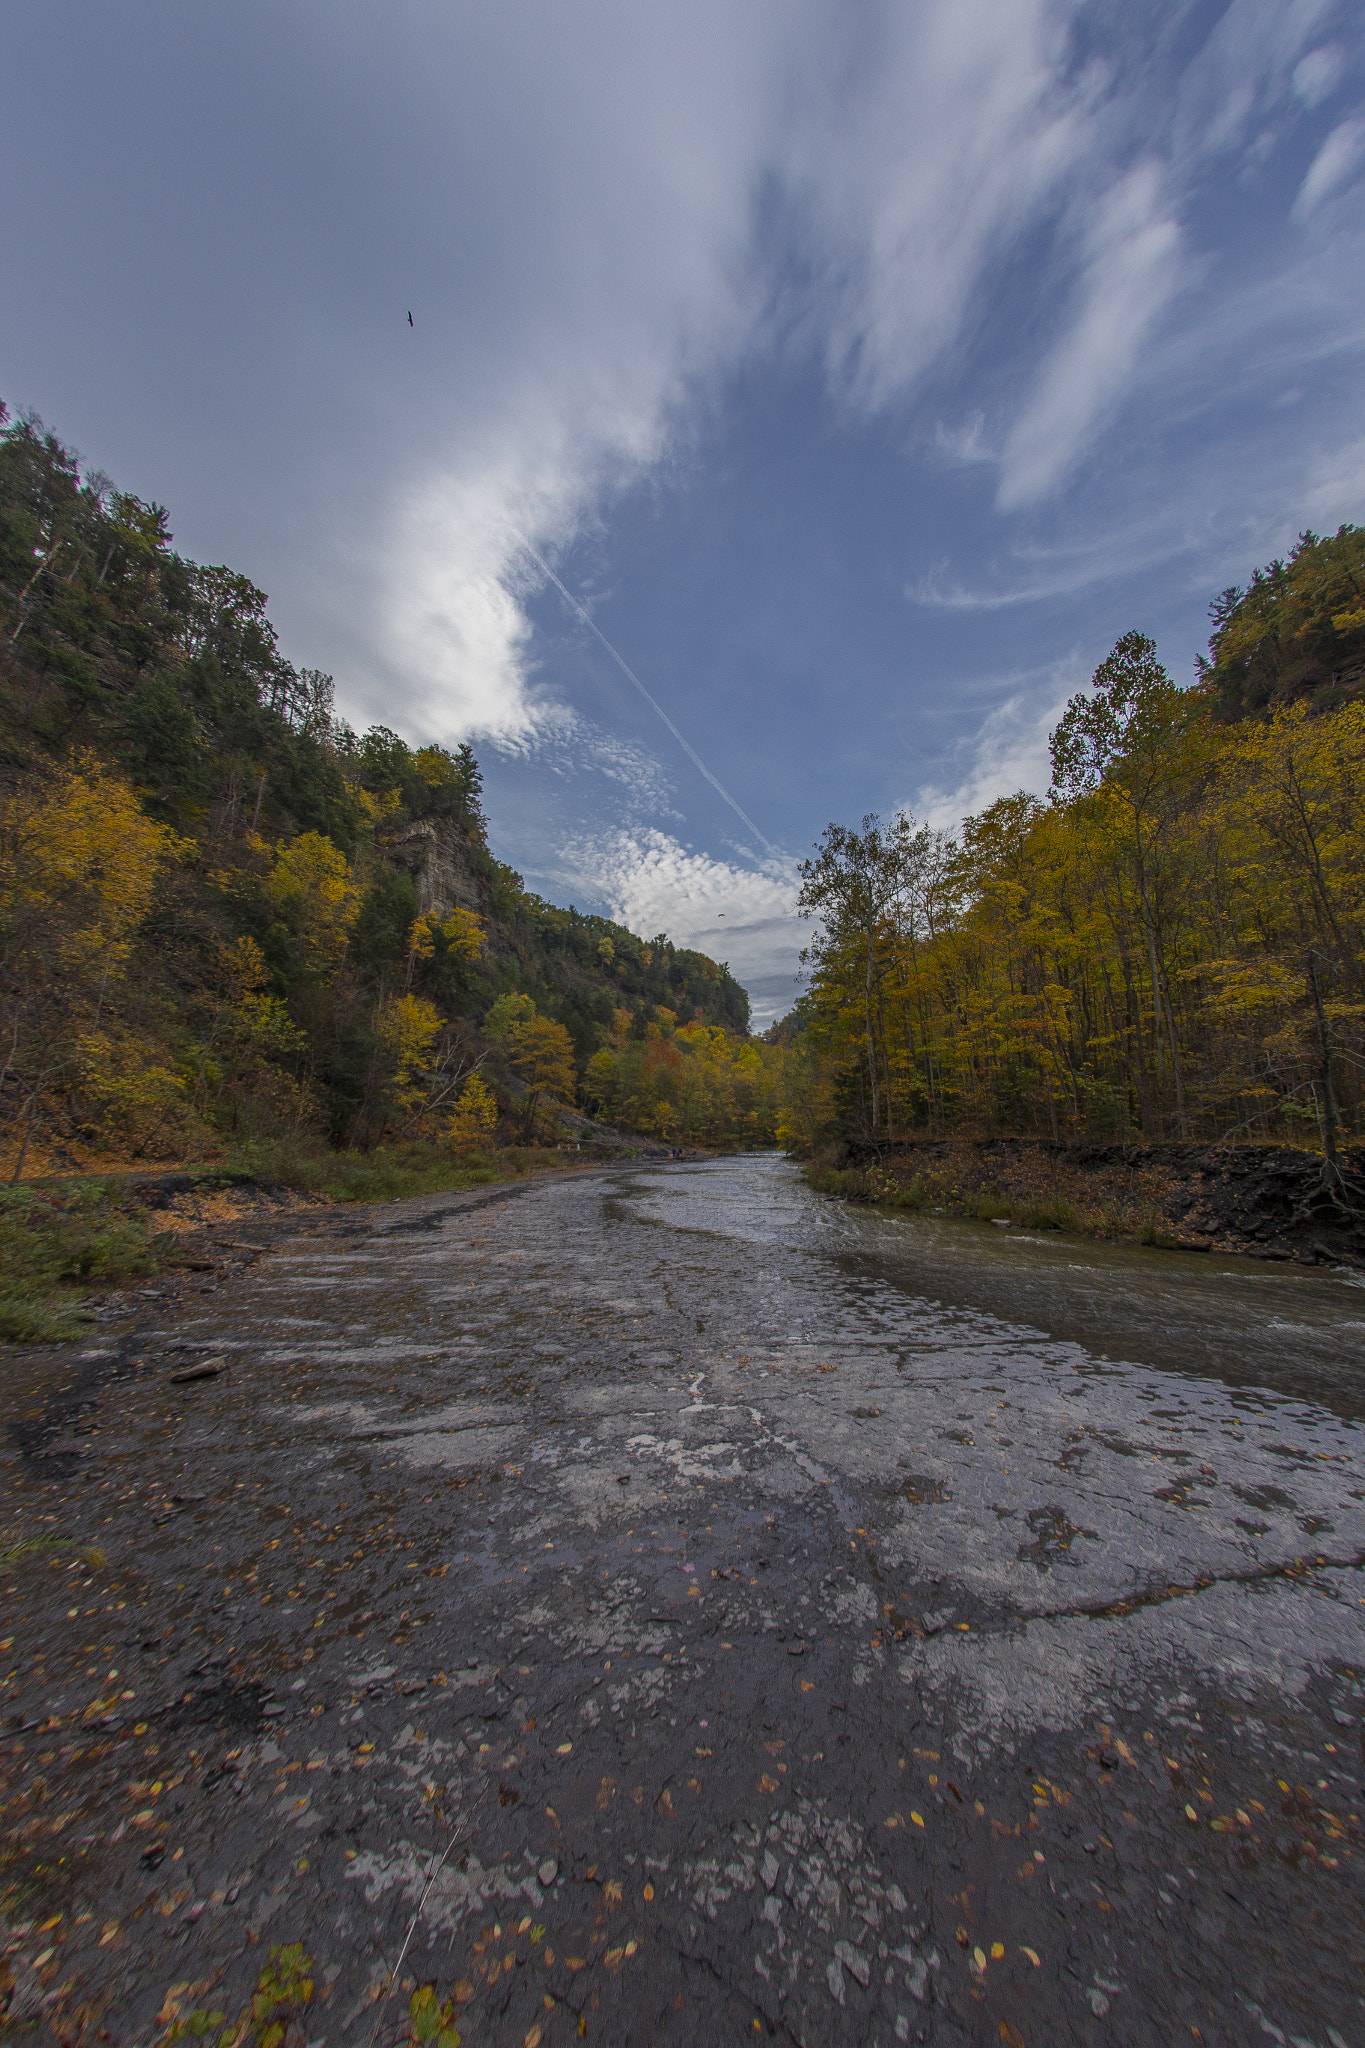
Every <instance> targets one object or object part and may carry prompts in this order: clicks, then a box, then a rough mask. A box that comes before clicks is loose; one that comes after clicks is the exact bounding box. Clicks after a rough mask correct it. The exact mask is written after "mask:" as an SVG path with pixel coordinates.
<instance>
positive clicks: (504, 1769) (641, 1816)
mask: <svg viewBox="0 0 1365 2048" xmlns="http://www.w3.org/2000/svg"><path fill="white" fill-rule="evenodd" d="M1021 1236H1022V1234H1021V1233H1000V1232H995V1231H992V1230H991V1228H990V1227H989V1225H986V1224H964V1223H950V1222H946V1221H944V1222H940V1221H931V1220H928V1219H921V1218H913V1217H911V1218H882V1217H878V1216H876V1215H869V1214H866V1213H864V1214H862V1215H853V1214H852V1213H851V1212H850V1211H849V1209H848V1208H847V1207H846V1206H845V1205H842V1204H830V1203H825V1202H822V1201H821V1199H820V1198H819V1197H817V1196H815V1195H813V1194H811V1193H810V1192H809V1190H807V1189H806V1188H805V1187H804V1186H802V1185H801V1183H800V1179H799V1176H798V1175H797V1173H796V1170H795V1169H794V1168H793V1167H791V1166H790V1165H788V1164H787V1163H786V1162H785V1161H781V1160H776V1159H769V1160H736V1161H724V1160H722V1161H716V1162H711V1163H708V1164H705V1165H701V1166H688V1167H655V1168H640V1167H621V1168H617V1169H610V1170H604V1171H602V1172H600V1173H593V1174H591V1175H584V1176H582V1177H577V1178H575V1179H574V1180H573V1181H571V1182H564V1183H535V1184H531V1185H528V1186H525V1187H523V1188H520V1189H515V1190H506V1189H499V1190H494V1191H491V1192H488V1193H482V1194H478V1195H473V1196H457V1197H452V1196H445V1197H432V1198H428V1199H422V1200H418V1201H412V1202H402V1203H392V1204H387V1205H384V1206H381V1207H379V1208H375V1209H371V1210H368V1211H365V1212H357V1211H354V1210H335V1209H333V1210H319V1211H316V1212H313V1213H311V1214H304V1215H299V1216H295V1217H292V1218H280V1219H278V1220H276V1221H273V1222H269V1221H268V1222H264V1223H262V1224H261V1225H260V1226H259V1227H257V1226H254V1225H253V1230H252V1237H253V1244H252V1245H251V1246H250V1247H249V1248H247V1253H246V1254H245V1256H248V1257H249V1259H250V1261H251V1263H250V1264H244V1265H243V1267H242V1269H241V1270H239V1271H238V1272H236V1273H235V1274H234V1275H233V1276H232V1277H231V1278H230V1279H229V1280H228V1282H227V1283H226V1284H224V1285H217V1283H216V1282H215V1283H214V1291H213V1292H212V1293H211V1294H206V1295H205V1296H204V1297H202V1298H199V1297H194V1296H191V1297H189V1298H187V1299H186V1300H183V1301H181V1302H180V1303H178V1304H168V1303H161V1304H155V1303H152V1304H147V1305H146V1313H145V1314H144V1315H143V1316H141V1317H138V1318H134V1317H133V1316H132V1315H131V1314H130V1315H129V1317H128V1318H127V1319H126V1320H125V1321H124V1322H123V1323H122V1324H115V1325H113V1326H112V1327H111V1328H110V1330H109V1331H108V1333H107V1334H106V1335H105V1336H103V1337H101V1338H99V1339H98V1340H94V1339H92V1341H91V1342H90V1343H89V1344H87V1345H86V1346H85V1347H83V1349H82V1350H81V1351H80V1352H77V1351H76V1350H74V1349H73V1348H72V1347H66V1348H63V1349H60V1350H52V1351H48V1352H36V1351H35V1352H29V1353H22V1354H20V1353H15V1354H13V1355H11V1357H10V1358H8V1359H7V1360H6V1362H5V1365H4V1368H3V1369H4V1374H5V1386H6V1409H7V1414H6V1421H7V1424H8V1442H7V1445H6V1448H5V1454H4V1459H5V1461H4V1465H3V1481H2V1483H3V1488H4V1525H3V1526H4V1532H5V1533H4V1539H3V1544H2V1545H0V1552H2V1553H3V1573H0V1593H2V1594H3V1613H4V1621H3V1631H4V1633H3V1640H2V1641H0V1677H3V1679H4V1684H5V1693H6V1697H5V1700H4V1713H5V1715H6V1716H7V1719H6V1721H5V1724H4V1739H3V1744H2V1745H0V1768H2V1769H3V1774H4V1776H3V1786H2V1787H0V1791H2V1793H3V1802H4V1803H3V1816H2V1819H3V1830H4V1834H3V1854H4V1871H3V1885H4V1910H5V1914H6V1916H7V1925H8V1936H7V1943H6V1954H5V1960H4V1970H3V1974H0V1999H3V2000H4V2001H6V2002H7V2012H8V2020H7V2025H8V2030H9V2032H10V2033H11V2034H12V2035H13V2036H14V2038H16V2039H23V2038H26V2037H27V2036H30V2035H31V2037H32V2038H34V2039H35V2040H38V2039H41V2040H48V2039H52V2040H57V2041H62V2042H69V2043H86V2042H94V2041H110V2042H113V2043H117V2044H124V2043H128V2044H134V2043H135V2044H151V2043H153V2042H158V2041H162V2040H170V2039H173V2038H176V2039H185V2038H208V2039H212V2040H213V2041H215V2042H219V2041H240V2042H246V2041H248V2040H258V2041H261V2042H265V2041H267V2040H271V2041H272V2042H278V2041H280V2040H281V2039H283V2040H285V2041H287V2042H289V2043H297V2044H300V2048H301V2044H303V2043H305V2042H308V2043H329V2044H336V2048H350V2044H365V2048H369V2044H372V2043H393V2042H398V2041H407V2040H436V2041H438V2042H439V2043H441V2044H442V2048H453V2044H454V2042H455V2039H456V2037H457V2036H459V2037H460V2038H462V2040H463V2041H464V2042H465V2043H469V2044H472V2043H478V2042H485V2041H486V2042H490V2043H498V2044H502V2043H515V2044H519V2048H540V2044H545V2048H550V2044H556V2043H561V2042H562V2043H566V2044H567V2043H569V2042H571V2041H575V2040H579V2039H590V2040H598V2041H601V2042H604V2043H607V2042H609V2043H612V2044H623V2043H640V2044H648V2043H688V2044H692V2043H696V2044H702V2043H705V2044H710V2043H718V2042H723V2041H735V2042H738V2041H750V2040H766V2039H777V2040H784V2041H790V2042H800V2043H803V2044H809V2048H816V2044H820V2048H824V2044H837V2043H843V2042H848V2043H854V2042H857V2043H869V2044H870V2043H892V2042H897V2041H916V2042H934V2043H948V2042H973V2043H976V2042H988V2041H989V2042H1000V2041H1004V2042H1006V2043H1009V2044H1015V2048H1017V2044H1019V2043H1021V2042H1022V2043H1025V2044H1027V2048H1055V2044H1061V2043H1071V2042H1076V2043H1081V2042H1084V2043H1090V2042H1097V2041H1108V2040H1113V2041H1116V2042H1118V2041H1121V2042H1124V2043H1133V2044H1147V2043H1151V2044H1158V2043H1160V2044H1162V2048H1165V2044H1169V2043H1171V2042H1176V2041H1182V2040H1190V2041H1202V2042H1204V2043H1218V2044H1233V2043H1239V2044H1240V2043H1245V2042H1252V2041H1257V2042H1259V2041H1263V2040H1267V2041H1280V2042H1289V2041H1292V2042H1294V2043H1296V2044H1297V2043H1313V2044H1315V2048H1342V2044H1344V2043H1352V2044H1354V2043H1355V2042H1357V2041H1359V2040H1360V2039H1361V2038H1362V2034H1363V2033H1365V2010H1363V2008H1362V1997H1361V1984H1362V1975H1361V1966H1362V1963H1363V1962H1365V1927H1363V1926H1362V1912H1361V1906H1362V1884H1361V1871H1362V1835H1361V1826H1360V1820H1359V1815H1360V1814H1361V1811H1362V1809H1361V1804H1360V1801H1361V1797H1362V1782H1361V1781H1362V1771H1363V1770H1365V1753H1363V1752H1362V1734H1361V1713H1362V1705H1363V1704H1365V1682H1363V1680H1362V1673H1365V1626H1363V1625H1362V1616H1363V1615H1365V1573H1363V1572H1362V1569H1361V1566H1362V1563H1365V1478H1363V1477H1362V1459H1361V1448H1360V1430H1359V1416H1360V1414H1361V1412H1362V1409H1365V1291H1362V1290H1361V1289H1360V1288H1359V1286H1358V1285H1356V1284H1354V1282H1353V1281H1352V1279H1351V1277H1350V1276H1349V1275H1347V1276H1338V1277H1334V1276H1332V1275H1330V1274H1318V1273H1313V1274H1308V1273H1303V1274H1300V1273H1297V1272H1289V1271H1281V1270H1278V1269H1275V1270H1270V1269H1257V1270H1255V1272H1254V1274H1243V1273H1242V1269H1243V1268H1246V1267H1248V1265H1249V1262H1246V1261H1241V1262H1238V1261H1223V1262H1221V1263H1219V1262H1217V1261H1215V1260H1211V1259H1210V1258H1208V1257H1207V1256H1205V1257H1203V1258H1196V1257H1193V1256H1191V1257H1189V1258H1185V1257H1183V1256H1182V1255H1178V1254H1176V1255H1172V1254H1161V1253H1140V1252H1137V1251H1135V1250H1129V1249H1124V1250H1122V1251H1119V1250H1115V1249H1112V1248H1107V1247H1092V1246H1086V1247H1084V1248H1083V1250H1082V1249H1073V1250H1072V1251H1068V1250H1066V1249H1065V1248H1062V1249H1060V1250H1059V1247H1058V1245H1057V1244H1056V1243H1055V1242H1052V1243H1049V1244H1046V1245H1039V1246H1038V1247H1037V1249H1036V1250H1032V1251H1031V1250H1030V1249H1029V1246H1028V1244H1027V1243H1024V1242H1020V1241H1017V1240H1019V1239H1020V1237H1021ZM1106 1260H1107V1261H1109V1262H1110V1263H1109V1264H1108V1265H1106V1264H1105V1263H1104V1262H1105V1261H1106ZM1144 1261H1145V1262H1146V1263H1143V1262H1144ZM1011 1262H1013V1263H1011ZM1187 1269H1188V1273H1189V1277H1188V1280H1186V1279H1185V1278H1184V1277H1182V1276H1184V1275H1185V1274H1186V1271H1187ZM1158 1276H1160V1277H1158ZM1220 1287H1221V1288H1223V1289H1224V1290H1225V1292H1224V1293H1221V1294H1220V1293H1219V1291H1218V1290H1219V1288H1220ZM1182 1288H1184V1289H1186V1292H1185V1293H1184V1294H1182V1293H1181V1289H1182ZM1277 1326H1278V1327H1277ZM277 2025H278V2026H282V2027H284V2028H285V2029H286V2030H287V2031H286V2032H285V2033H284V2034H283V2035H282V2036H281V2035H274V2034H272V2032H271V2030H272V2028H274V2027H275V2026H277Z"/></svg>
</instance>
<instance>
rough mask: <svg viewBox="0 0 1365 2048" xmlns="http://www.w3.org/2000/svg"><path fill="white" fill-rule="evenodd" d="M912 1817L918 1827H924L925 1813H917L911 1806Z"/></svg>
mask: <svg viewBox="0 0 1365 2048" xmlns="http://www.w3.org/2000/svg"><path fill="white" fill-rule="evenodd" d="M910 1818H911V1820H912V1821H913V1822H914V1823H915V1826H916V1827H917V1828H922V1827H923V1826H924V1815H923V1814H922V1813H916V1812H915V1810H914V1808H913V1807H911V1809H910Z"/></svg>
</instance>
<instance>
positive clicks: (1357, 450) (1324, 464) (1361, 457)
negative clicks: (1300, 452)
mask: <svg viewBox="0 0 1365 2048" xmlns="http://www.w3.org/2000/svg"><path fill="white" fill-rule="evenodd" d="M1352 424H1355V422H1353V423H1352ZM1304 511H1305V512H1306V514H1307V516H1308V518H1309V519H1310V520H1311V522H1312V523H1313V525H1314V526H1315V527H1317V528H1319V529H1320V530H1322V531H1324V532H1327V533H1331V532H1332V531H1333V530H1334V529H1335V528H1336V527H1338V526H1341V525H1343V524H1358V523H1359V522H1360V520H1361V518H1362V517H1363V516H1365V434H1354V435H1352V436H1351V437H1350V438H1349V439H1345V440H1342V441H1341V442H1340V443H1338V444H1337V445H1336V446H1334V447H1331V448H1323V449H1320V450H1319V451H1318V454H1317V458H1316V460H1315V462H1314V465H1313V468H1312V470H1311V472H1310V475H1309V478H1308V486H1307V490H1306V492H1305V496H1304Z"/></svg>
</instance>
